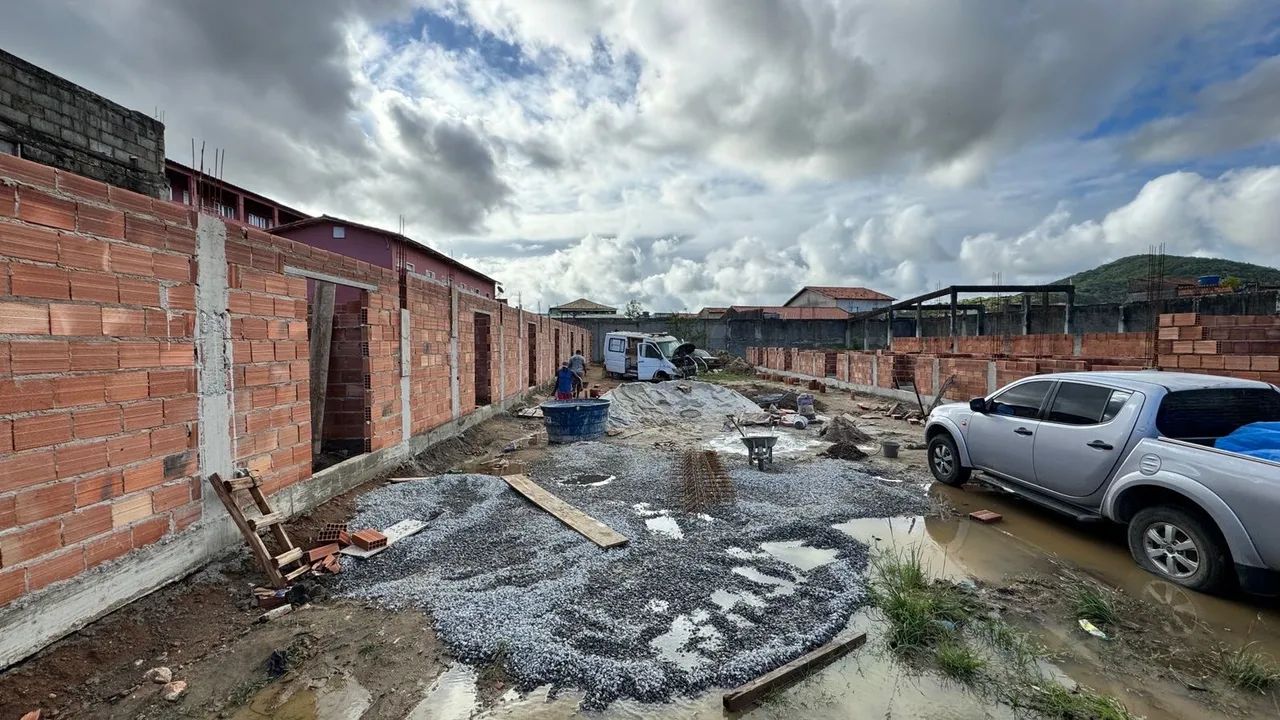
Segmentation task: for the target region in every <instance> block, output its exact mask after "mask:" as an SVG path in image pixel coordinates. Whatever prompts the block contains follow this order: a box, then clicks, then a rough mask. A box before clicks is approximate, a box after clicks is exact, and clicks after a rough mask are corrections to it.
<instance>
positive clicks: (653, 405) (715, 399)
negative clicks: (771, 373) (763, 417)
mask: <svg viewBox="0 0 1280 720" xmlns="http://www.w3.org/2000/svg"><path fill="white" fill-rule="evenodd" d="M604 397H606V398H608V399H609V400H610V401H612V404H611V405H610V406H609V429H611V430H614V429H617V430H621V429H623V428H629V427H635V426H641V425H670V424H672V423H705V424H711V423H715V424H720V423H723V422H724V419H725V416H726V415H739V414H741V413H755V412H760V408H759V406H757V405H756V404H755V403H754V402H751V400H749V399H747V398H746V397H745V396H744V395H742V394H741V393H738V392H736V391H734V390H730V389H729V388H727V387H723V386H721V385H713V384H712V383H704V382H697V381H694V380H668V381H666V382H660V383H643V382H634V383H627V384H625V385H619V386H618V387H616V388H614V389H612V390H610V391H609V392H607V393H605V395H604Z"/></svg>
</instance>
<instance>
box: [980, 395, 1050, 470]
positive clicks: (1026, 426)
mask: <svg viewBox="0 0 1280 720" xmlns="http://www.w3.org/2000/svg"><path fill="white" fill-rule="evenodd" d="M1053 382H1054V381H1052V380H1032V381H1029V382H1023V383H1018V384H1017V385H1014V386H1012V387H1008V388H1005V389H1004V390H1001V391H1000V392H999V393H996V394H995V395H994V396H993V397H992V398H991V399H990V400H989V401H988V402H987V412H985V413H974V414H973V416H972V417H971V418H969V431H968V432H966V433H965V440H966V441H967V442H968V444H969V458H970V460H972V461H973V464H974V465H975V466H976V467H979V468H982V469H983V470H989V471H991V472H993V473H995V474H997V475H1003V476H1005V477H1008V478H1010V479H1013V480H1020V481H1022V482H1025V483H1034V482H1035V481H1036V473H1035V465H1034V464H1033V460H1032V458H1033V453H1032V449H1033V447H1034V444H1035V439H1036V437H1035V436H1036V432H1037V431H1038V430H1039V428H1040V420H1039V417H1040V406H1041V405H1043V404H1044V401H1045V398H1047V397H1048V395H1049V391H1050V390H1052V389H1053Z"/></svg>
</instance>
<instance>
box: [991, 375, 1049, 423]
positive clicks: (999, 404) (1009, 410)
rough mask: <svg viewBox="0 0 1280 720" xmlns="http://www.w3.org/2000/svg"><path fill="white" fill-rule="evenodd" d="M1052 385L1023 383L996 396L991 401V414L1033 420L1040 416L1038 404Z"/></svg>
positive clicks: (1047, 383)
mask: <svg viewBox="0 0 1280 720" xmlns="http://www.w3.org/2000/svg"><path fill="white" fill-rule="evenodd" d="M1051 387H1053V383H1052V382H1050V381H1047V380H1042V381H1036V382H1029V383H1023V384H1021V385H1018V386H1016V387H1011V388H1009V389H1008V390H1005V391H1004V392H1002V393H1000V394H999V395H996V396H995V397H994V398H992V399H991V412H992V413H993V414H995V415H1011V416H1013V417H1022V418H1033V417H1035V416H1036V415H1038V414H1040V404H1041V403H1043V402H1044V396H1045V395H1048V394H1049V388H1051Z"/></svg>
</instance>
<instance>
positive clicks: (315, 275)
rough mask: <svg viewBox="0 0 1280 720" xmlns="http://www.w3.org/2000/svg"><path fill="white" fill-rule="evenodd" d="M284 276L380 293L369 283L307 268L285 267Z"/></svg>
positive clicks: (376, 287) (375, 286)
mask: <svg viewBox="0 0 1280 720" xmlns="http://www.w3.org/2000/svg"><path fill="white" fill-rule="evenodd" d="M284 274H285V275H292V276H294V277H304V278H311V279H312V280H321V281H323V282H330V283H334V284H335V285H346V286H347V287H353V288H360V289H361V290H367V291H369V292H377V291H378V286H377V285H370V284H369V283H362V282H358V281H356V280H348V279H347V278H344V277H340V276H338V275H330V274H329V273H322V272H317V271H315V270H307V269H306V268H299V267H293V266H292V265H285V266H284Z"/></svg>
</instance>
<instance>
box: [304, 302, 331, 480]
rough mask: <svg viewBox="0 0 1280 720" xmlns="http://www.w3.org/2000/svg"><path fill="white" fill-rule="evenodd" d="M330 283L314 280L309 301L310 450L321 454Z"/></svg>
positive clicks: (329, 340)
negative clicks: (314, 283) (313, 295)
mask: <svg viewBox="0 0 1280 720" xmlns="http://www.w3.org/2000/svg"><path fill="white" fill-rule="evenodd" d="M333 294H334V287H333V283H327V282H320V281H317V282H316V295H315V297H314V298H312V300H311V317H310V318H308V319H307V323H308V326H309V327H310V328H311V348H310V349H311V358H310V363H311V453H312V454H313V455H318V454H320V441H321V438H323V437H324V434H323V431H324V398H325V393H326V392H327V391H328V387H327V386H328V384H329V346H330V343H331V342H332V340H333Z"/></svg>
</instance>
